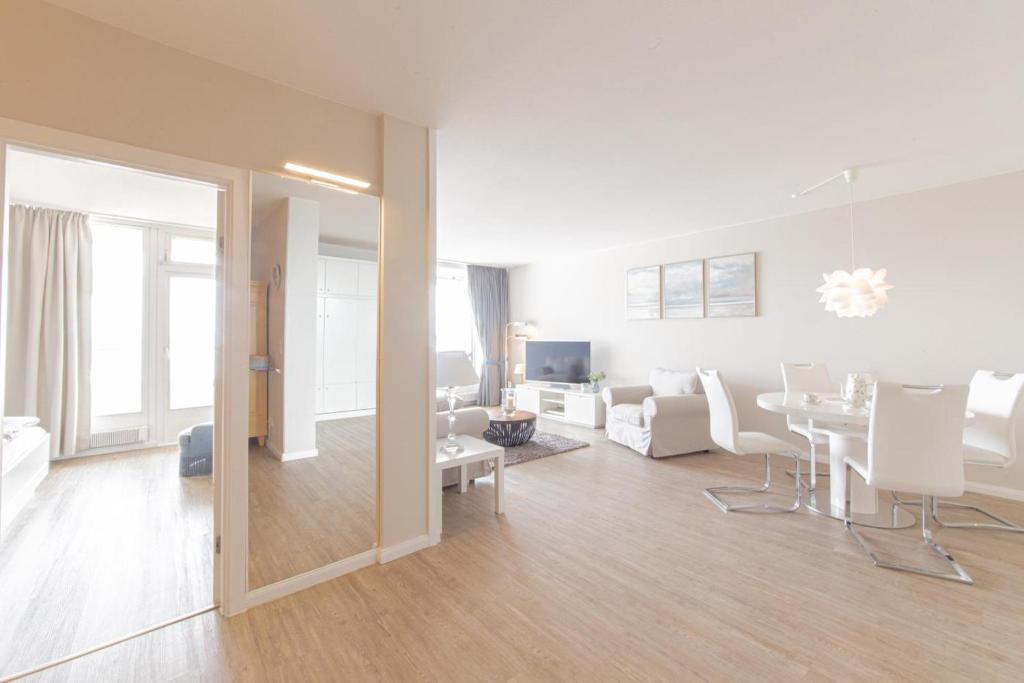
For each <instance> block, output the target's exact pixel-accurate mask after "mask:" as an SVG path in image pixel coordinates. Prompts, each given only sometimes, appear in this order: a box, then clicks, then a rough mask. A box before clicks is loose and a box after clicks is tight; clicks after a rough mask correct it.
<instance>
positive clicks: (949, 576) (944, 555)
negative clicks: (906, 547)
mask: <svg viewBox="0 0 1024 683" xmlns="http://www.w3.org/2000/svg"><path fill="white" fill-rule="evenodd" d="M852 475H853V471H852V469H851V468H850V467H849V466H847V468H846V476H847V482H849V478H850V477H851V476H852ZM846 490H847V495H846V519H845V520H843V526H844V527H845V528H846V530H847V531H848V532H850V534H851V535H852V536H853V538H854V540H856V541H857V544H858V545H860V548H861V550H863V551H864V554H865V555H867V556H868V559H870V560H871V562H872V564H874V565H875V566H876V567H881V568H882V569H894V570H896V571H901V572H910V573H912V574H921V575H922V576H930V577H932V578H936V579H945V580H947V581H956V582H958V583H966V584H968V585H973V584H974V579H972V578H971V576H970V574H968V573H967V572H966V571H964V569H963V567H961V566H960V564H959V563H958V562H957V561H956V560H955V559H954V558H953V556H952V555H950V554H949V553H948V552H946V550H945V549H944V548H943V547H942V546H940V545H939V544H938V543H936V542H935V541H934V539H933V538H932V532H931V530H930V529H929V528H928V515H927V514H925V510H926V508H927V506H928V505H930V504H934V501H935V497H934V496H925V497H924V498H923V499H922V502H921V503H919V505H921V536H922V537H923V538H924V542H925V545H927V546H928V547H929V548H931V549H932V552H934V553H935V554H936V555H938V556H939V557H940V558H941V559H942V560H943V562H945V563H946V564H947V565H948V566H949V568H950V569H951V570H952V571H951V572H939V571H935V570H933V569H925V568H924V567H915V566H912V565H906V564H900V563H898V562H885V561H884V560H882V559H881V558H879V557H878V555H877V554H876V553H875V551H874V550H872V549H871V547H870V546H869V545H868V543H867V541H865V540H864V537H863V536H861V535H860V533H859V532H858V531H857V529H855V528H854V525H853V523H852V522H851V521H850V495H849V491H850V489H849V484H847V489H846ZM929 499H931V500H930V502H929Z"/></svg>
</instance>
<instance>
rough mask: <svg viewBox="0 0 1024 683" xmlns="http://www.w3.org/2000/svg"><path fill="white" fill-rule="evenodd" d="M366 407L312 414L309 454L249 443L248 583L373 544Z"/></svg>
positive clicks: (372, 470)
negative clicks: (298, 456)
mask: <svg viewBox="0 0 1024 683" xmlns="http://www.w3.org/2000/svg"><path fill="white" fill-rule="evenodd" d="M375 420H376V418H375V417H374V416H372V415H369V416H362V417H351V418H346V419H343V420H330V421H326V422H318V423H317V430H316V445H317V449H318V450H319V455H318V456H317V457H315V458H307V459H304V460H293V461H291V462H281V461H280V460H278V459H277V458H276V457H275V456H274V455H273V454H272V453H271V452H270V451H269V450H268V449H266V448H263V447H260V446H257V445H255V442H254V443H253V444H252V445H251V446H250V448H249V586H250V588H258V587H260V586H265V585H267V584H270V583H274V582H275V581H280V580H281V579H285V578H288V577H290V576H294V575H296V574H301V573H303V572H307V571H309V570H311V569H316V568H318V567H322V566H323V565H325V564H330V563H331V562H336V561H337V560H341V559H344V558H346V557H351V556H352V555H355V554H357V553H361V552H363V551H364V550H369V549H371V548H373V545H374V543H375V542H376V540H377V504H376V494H377V484H376V477H377V460H376V457H375V448H376V438H375Z"/></svg>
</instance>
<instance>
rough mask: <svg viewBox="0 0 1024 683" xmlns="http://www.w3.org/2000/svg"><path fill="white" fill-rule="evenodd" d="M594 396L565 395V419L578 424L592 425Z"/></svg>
mask: <svg viewBox="0 0 1024 683" xmlns="http://www.w3.org/2000/svg"><path fill="white" fill-rule="evenodd" d="M595 397H596V395H594V394H591V395H590V396H581V395H579V394H566V395H565V419H566V420H569V421H570V422H578V423H580V424H585V425H589V424H593V423H594V398H595Z"/></svg>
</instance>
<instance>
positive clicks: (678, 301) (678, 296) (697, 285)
mask: <svg viewBox="0 0 1024 683" xmlns="http://www.w3.org/2000/svg"><path fill="white" fill-rule="evenodd" d="M662 272H663V279H664V282H663V284H662V301H663V310H664V316H665V319H681V318H703V317H704V294H705V291H704V290H705V287H704V259H695V260H692V261H677V262H675V263H668V264H665V265H664V266H663V267H662Z"/></svg>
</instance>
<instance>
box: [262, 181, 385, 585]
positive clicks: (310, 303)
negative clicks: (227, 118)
mask: <svg viewBox="0 0 1024 683" xmlns="http://www.w3.org/2000/svg"><path fill="white" fill-rule="evenodd" d="M379 213H380V211H379V202H378V199H377V198H376V197H372V196H368V195H361V194H355V193H351V192H347V191H342V190H336V189H331V188H327V187H324V186H323V185H316V184H312V183H308V182H305V181H301V180H296V179H292V178H284V177H279V176H275V175H269V174H260V173H257V174H254V179H253V233H252V235H253V237H252V282H251V284H250V337H251V341H250V351H251V362H250V368H251V370H250V397H249V398H250V444H249V567H248V576H249V589H250V590H253V589H257V588H260V587H263V586H267V585H269V584H272V583H275V582H278V581H281V580H283V579H287V578H290V577H293V576H296V575H299V574H303V573H305V572H309V571H312V570H315V569H318V568H321V567H323V566H325V565H329V564H331V563H334V562H337V561H339V560H343V559H346V558H349V557H352V556H353V555H357V554H359V553H362V552H365V551H368V550H371V549H373V548H374V547H375V546H376V542H377V515H376V510H377V504H376V491H377V482H376V475H377V451H376V444H377V428H376V425H377V416H376V404H377V399H376V379H377V305H378V304H377V242H378V230H379Z"/></svg>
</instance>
